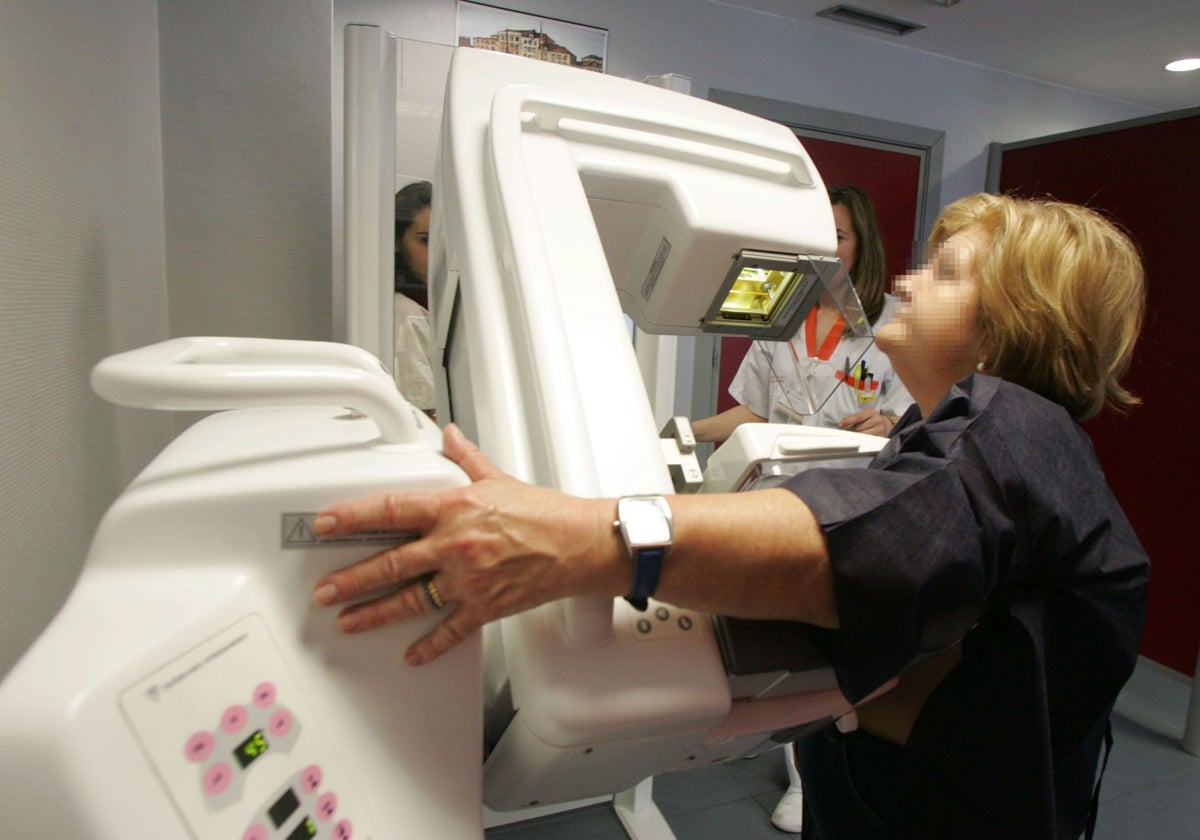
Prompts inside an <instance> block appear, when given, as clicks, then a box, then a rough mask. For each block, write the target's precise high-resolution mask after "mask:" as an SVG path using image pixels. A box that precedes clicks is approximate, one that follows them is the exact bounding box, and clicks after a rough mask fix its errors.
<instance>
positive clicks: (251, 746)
mask: <svg viewBox="0 0 1200 840" xmlns="http://www.w3.org/2000/svg"><path fill="white" fill-rule="evenodd" d="M270 747H271V745H270V744H269V743H267V739H266V737H265V736H264V735H263V731H262V730H261V729H256V730H254V732H252V733H250V737H249V738H247V739H246V740H245V741H242V743H240V744H238V745H237V746H236V747H234V749H233V755H234V757H235V758H237V760H238V764H240V765H241V766H242V767H249V766H250V765H251V764H252V763H253V762H254V761H255V760H257V759H258V757H259V756H261V755H262V754H263V753H265V752H266V751H267V750H268V749H270Z"/></svg>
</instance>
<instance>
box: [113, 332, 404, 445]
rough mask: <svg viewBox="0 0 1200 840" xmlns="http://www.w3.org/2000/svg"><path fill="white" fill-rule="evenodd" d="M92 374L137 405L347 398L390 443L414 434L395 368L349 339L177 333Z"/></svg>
mask: <svg viewBox="0 0 1200 840" xmlns="http://www.w3.org/2000/svg"><path fill="white" fill-rule="evenodd" d="M91 381H92V389H93V390H94V391H95V392H96V393H97V394H99V395H100V396H101V397H103V398H104V399H106V400H108V401H109V402H113V403H117V404H119V405H128V406H133V407H135V408H154V409H161V410H171V411H195V410H200V411H207V410H220V409H229V408H260V407H265V406H274V405H343V406H347V407H349V408H353V409H357V410H358V411H361V412H363V413H364V414H366V415H367V416H369V417H370V418H371V419H372V420H374V421H375V423H376V425H378V426H379V431H380V434H381V435H382V437H383V440H384V442H385V443H413V442H415V441H416V439H417V420H416V417H415V414H414V412H415V409H413V407H412V406H411V405H409V404H408V402H407V401H405V399H404V397H402V396H401V395H400V392H399V391H398V390H397V389H396V385H395V382H393V380H392V377H391V375H390V374H388V372H387V371H386V370H385V369H384V367H383V365H381V364H380V363H379V360H378V359H376V358H375V357H374V356H372V355H371V354H370V353H368V352H366V351H365V350H362V349H360V348H357V347H352V346H350V345H348V344H337V343H335V342H331V341H292V340H284V339H271V338H219V337H190V338H173V339H170V340H168V341H163V342H159V343H158V344H152V345H150V346H148V347H141V348H139V349H137V350H130V351H128V352H125V353H118V354H116V355H113V356H109V357H108V358H106V359H103V360H101V361H100V363H99V364H97V365H96V367H95V368H94V369H93V370H92V380H91Z"/></svg>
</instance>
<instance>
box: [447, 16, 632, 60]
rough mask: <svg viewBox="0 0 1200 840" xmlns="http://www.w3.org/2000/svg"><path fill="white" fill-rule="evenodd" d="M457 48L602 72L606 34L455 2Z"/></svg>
mask: <svg viewBox="0 0 1200 840" xmlns="http://www.w3.org/2000/svg"><path fill="white" fill-rule="evenodd" d="M457 32H458V45H459V46H460V47H474V48H475V49H480V50H491V51H492V52H502V53H509V54H512V55H521V56H525V57H526V58H533V59H537V60H538V61H548V62H550V63H552V64H563V65H566V66H568V67H582V68H583V69H585V70H594V71H595V72H597V73H603V72H604V63H605V55H606V53H607V50H608V30H607V29H598V28H597V27H594V26H584V25H583V24H581V23H571V22H570V21H565V20H558V19H557V18H548V17H541V16H540V15H531V14H526V13H525V12H518V11H514V10H512V9H502V8H500V7H499V6H489V5H487V4H485V3H472V2H470V1H469V0H458V24H457Z"/></svg>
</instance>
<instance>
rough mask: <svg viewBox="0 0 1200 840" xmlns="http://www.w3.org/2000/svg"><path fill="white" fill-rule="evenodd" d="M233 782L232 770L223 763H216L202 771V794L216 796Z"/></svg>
mask: <svg viewBox="0 0 1200 840" xmlns="http://www.w3.org/2000/svg"><path fill="white" fill-rule="evenodd" d="M231 781H233V768H232V767H230V766H229V765H228V764H226V763H225V762H224V761H218V762H217V763H216V764H214V765H213V766H212V767H209V768H208V769H207V770H205V771H204V792H205V793H207V794H208V795H209V796H216V795H217V794H219V793H220V792H221V791H223V790H225V788H227V787H229V783H230V782H231Z"/></svg>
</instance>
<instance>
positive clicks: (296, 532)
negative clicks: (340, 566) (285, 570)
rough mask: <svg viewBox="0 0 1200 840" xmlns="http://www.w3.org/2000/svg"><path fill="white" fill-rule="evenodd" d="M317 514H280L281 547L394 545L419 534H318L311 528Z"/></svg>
mask: <svg viewBox="0 0 1200 840" xmlns="http://www.w3.org/2000/svg"><path fill="white" fill-rule="evenodd" d="M316 518H317V514H316V513H315V512H313V513H284V514H280V545H281V546H282V547H283V548H340V547H341V546H346V545H396V544H397V543H404V542H412V541H413V540H415V539H417V537H419V536H421V535H420V534H414V533H412V532H410V531H359V532H358V533H355V534H346V535H345V536H339V537H322V536H318V535H317V532H316V529H315V528H313V521H314V520H315V519H316Z"/></svg>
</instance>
